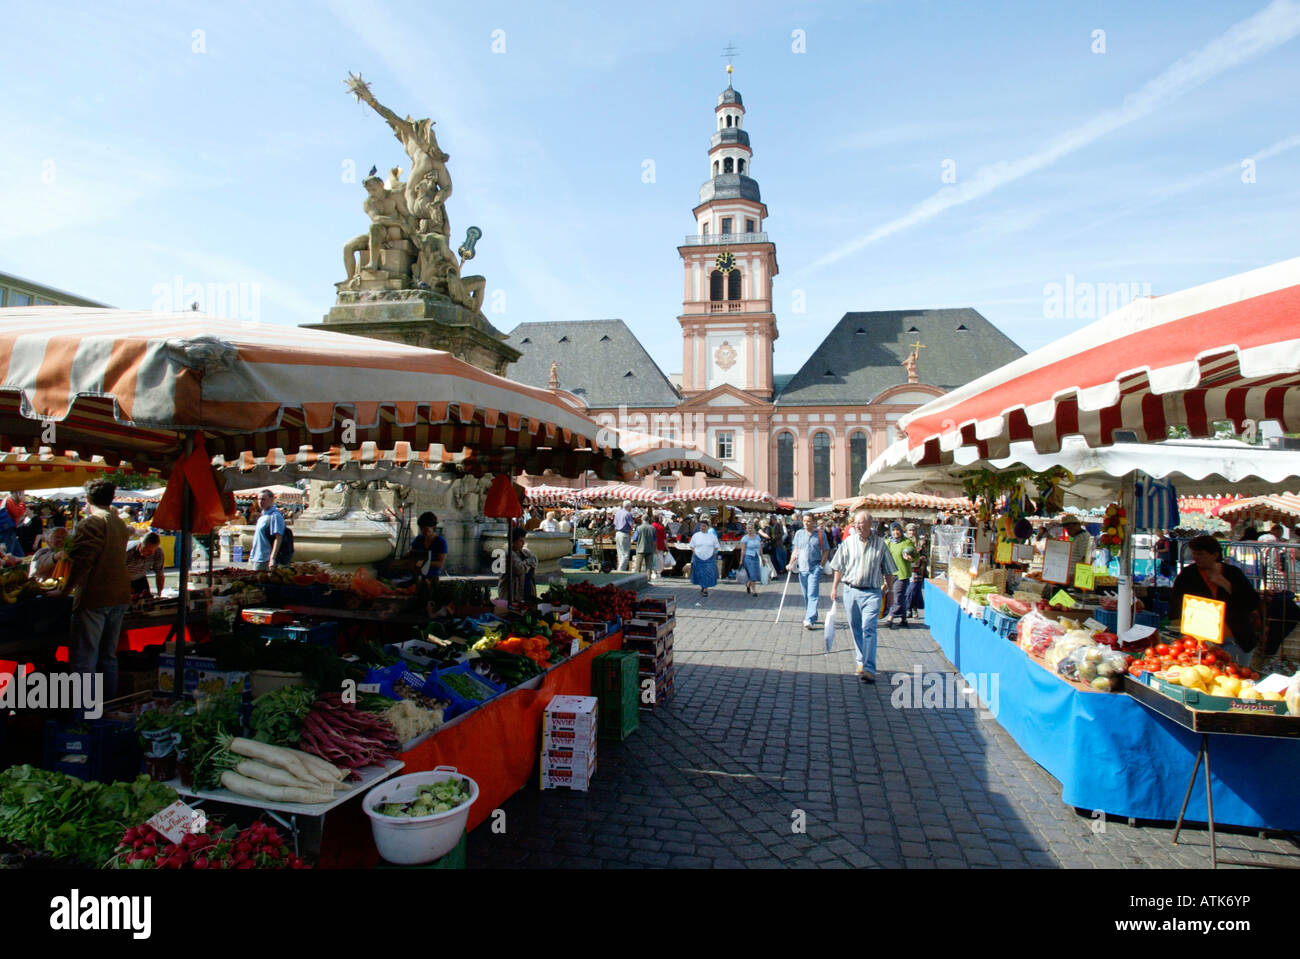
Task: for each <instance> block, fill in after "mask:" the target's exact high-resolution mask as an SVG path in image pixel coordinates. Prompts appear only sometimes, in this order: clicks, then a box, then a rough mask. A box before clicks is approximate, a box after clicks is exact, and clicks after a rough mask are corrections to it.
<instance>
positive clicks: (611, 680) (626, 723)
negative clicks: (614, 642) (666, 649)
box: [591, 650, 641, 742]
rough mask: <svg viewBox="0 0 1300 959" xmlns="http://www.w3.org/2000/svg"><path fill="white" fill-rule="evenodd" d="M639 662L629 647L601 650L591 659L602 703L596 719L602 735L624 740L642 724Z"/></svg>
mask: <svg viewBox="0 0 1300 959" xmlns="http://www.w3.org/2000/svg"><path fill="white" fill-rule="evenodd" d="M638 662H639V658H638V656H637V654H636V653H635V652H631V651H628V650H619V651H615V652H609V653H601V654H600V655H599V656H597V657H596V658H595V659H593V660H592V663H591V688H592V693H593V694H594V695H595V696H596V697H597V701H598V702H599V704H600V708H599V710H598V711H597V717H598V718H597V720H596V723H597V732H598V733H599V735H600V738H601V739H606V740H610V739H612V740H617V741H620V742H621V741H622V740H624V739H627V737H628V736H630V735H632V734H633V733H634V732H636V731H637V727H638V726H640V724H641V719H640V714H639V712H638V709H637V706H638V705H639V702H640V691H641V687H640V683H639V680H638V676H637V664H638Z"/></svg>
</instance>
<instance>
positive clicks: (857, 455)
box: [849, 430, 867, 489]
mask: <svg viewBox="0 0 1300 959" xmlns="http://www.w3.org/2000/svg"><path fill="white" fill-rule="evenodd" d="M866 471H867V434H866V433H863V432H862V431H861V430H859V431H858V432H856V433H854V434H853V435H852V436H850V437H849V488H850V489H852V488H853V485H854V484H855V483H857V482H858V481H859V480H861V479H862V474H863V473H865V472H866Z"/></svg>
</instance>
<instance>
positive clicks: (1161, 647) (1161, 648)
mask: <svg viewBox="0 0 1300 959" xmlns="http://www.w3.org/2000/svg"><path fill="white" fill-rule="evenodd" d="M1155 650H1156V655H1158V656H1168V655H1169V644H1168V643H1156V645H1155Z"/></svg>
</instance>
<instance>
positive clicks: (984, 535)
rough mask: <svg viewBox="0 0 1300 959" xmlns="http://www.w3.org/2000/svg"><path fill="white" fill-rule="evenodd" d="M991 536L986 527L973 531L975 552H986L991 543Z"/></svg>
mask: <svg viewBox="0 0 1300 959" xmlns="http://www.w3.org/2000/svg"><path fill="white" fill-rule="evenodd" d="M992 540H993V537H992V535H991V534H990V533H989V531H988V530H986V529H977V530H976V531H975V552H977V553H987V552H988V551H989V546H991V545H992Z"/></svg>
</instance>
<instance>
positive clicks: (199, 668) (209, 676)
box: [158, 655, 253, 696]
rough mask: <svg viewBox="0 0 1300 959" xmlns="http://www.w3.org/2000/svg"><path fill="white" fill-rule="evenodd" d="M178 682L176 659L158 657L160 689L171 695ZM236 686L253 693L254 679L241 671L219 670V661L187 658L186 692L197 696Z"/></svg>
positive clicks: (198, 657) (202, 657)
mask: <svg viewBox="0 0 1300 959" xmlns="http://www.w3.org/2000/svg"><path fill="white" fill-rule="evenodd" d="M175 682H176V657H175V656H167V655H163V656H159V657H158V688H159V689H161V690H162V691H163V692H165V693H170V692H171V691H172V689H173V687H174V685H175ZM234 686H242V687H243V690H244V692H252V690H253V682H252V677H251V676H250V675H249V674H248V673H247V672H243V671H241V670H219V669H217V661H216V660H215V659H212V658H210V657H207V656H186V657H185V692H187V693H194V694H195V695H196V696H207V695H211V694H212V693H219V692H221V691H222V690H226V689H230V688H232V687H234Z"/></svg>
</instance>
